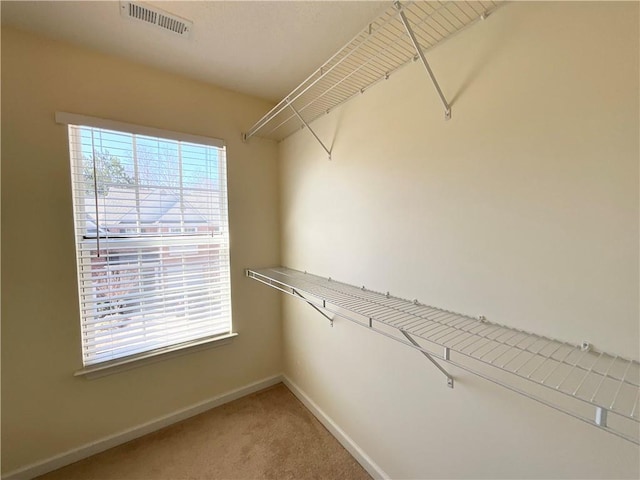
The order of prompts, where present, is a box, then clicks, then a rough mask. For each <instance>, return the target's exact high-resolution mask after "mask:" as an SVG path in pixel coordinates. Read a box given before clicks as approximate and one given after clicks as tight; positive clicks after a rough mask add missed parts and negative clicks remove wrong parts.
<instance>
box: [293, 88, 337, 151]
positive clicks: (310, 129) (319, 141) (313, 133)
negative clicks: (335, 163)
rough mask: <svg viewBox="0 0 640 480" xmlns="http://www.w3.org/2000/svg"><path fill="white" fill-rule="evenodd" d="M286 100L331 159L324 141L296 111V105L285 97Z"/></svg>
mask: <svg viewBox="0 0 640 480" xmlns="http://www.w3.org/2000/svg"><path fill="white" fill-rule="evenodd" d="M285 100H286V102H287V105H289V107H290V108H291V110H293V113H294V114H295V115H296V117H298V120H300V121H301V122H302V124H303V125H304V126H305V127H307V130H309V131H310V132H311V135H313V136H314V138H315V139H316V140H317V141H318V143H319V144H320V146H322V148H324V151H325V152H327V155H329V160H331V150H329V149H328V148H327V147H326V145H325V144H324V143H322V140H320V137H318V135H316V132H314V131H313V129H312V128H311V127H310V126H309V124H308V123H307V122H306V120H305V119H304V118H302V115H300V113H298V110H296V107H294V106H293V104H292V103H291V102H290V101H289V100H288V99H285Z"/></svg>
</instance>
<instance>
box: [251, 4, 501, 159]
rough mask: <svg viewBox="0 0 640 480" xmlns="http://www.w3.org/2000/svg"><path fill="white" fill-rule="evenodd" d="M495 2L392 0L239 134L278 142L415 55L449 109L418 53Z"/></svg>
mask: <svg viewBox="0 0 640 480" xmlns="http://www.w3.org/2000/svg"><path fill="white" fill-rule="evenodd" d="M500 3H501V2H499V1H493V0H474V1H449V2H441V1H416V2H411V3H406V4H405V3H402V4H400V3H399V2H395V3H394V5H393V6H391V7H389V9H387V10H386V11H385V12H384V13H382V14H381V15H380V16H379V17H378V18H376V19H375V20H374V21H372V22H371V23H370V24H369V25H368V26H367V27H366V28H365V29H363V30H362V31H361V32H360V33H359V34H358V35H356V36H355V37H354V38H353V40H351V41H350V42H349V43H347V45H345V46H344V47H343V48H341V49H340V50H339V51H338V52H337V53H336V54H334V55H333V56H332V57H331V58H330V59H329V60H328V61H327V62H325V63H324V64H323V65H322V66H321V67H320V68H318V69H317V70H316V71H315V72H313V73H312V74H311V75H310V76H309V77H308V78H307V79H306V80H305V81H303V82H302V83H301V84H300V85H299V86H297V87H296V88H295V89H294V90H293V91H292V92H291V93H290V94H289V95H287V96H286V97H285V98H284V99H283V100H282V101H281V102H280V103H278V104H277V105H276V106H275V107H274V108H273V109H272V110H270V111H269V112H268V113H267V114H266V115H264V116H263V117H262V118H261V119H260V120H259V121H258V122H257V123H256V124H255V125H254V126H253V127H251V129H249V131H248V132H246V133H245V134H244V138H245V139H249V138H251V137H253V136H259V137H263V138H268V139H272V140H282V139H284V138H286V137H288V136H289V135H291V134H292V133H294V132H296V131H297V130H299V129H300V128H303V127H305V126H307V125H308V124H310V123H311V122H313V121H314V120H316V119H317V118H319V117H320V116H322V115H324V114H326V113H329V112H330V111H331V110H333V109H334V108H336V107H337V106H338V105H341V104H342V103H344V102H346V101H347V100H349V99H350V98H352V97H353V96H355V95H357V94H360V93H363V92H364V91H365V90H367V89H368V88H370V87H371V86H372V85H374V84H376V83H377V82H379V81H380V80H384V79H388V78H389V76H390V75H391V74H392V73H393V72H395V71H396V70H397V69H398V68H400V67H402V66H404V65H406V64H408V63H410V62H412V61H416V60H418V59H420V57H423V58H422V60H423V62H424V63H425V67H427V70H428V72H429V75H430V76H431V78H432V80H433V82H434V84H435V86H436V89H437V90H438V93H439V95H440V97H441V98H442V101H443V103H445V108H446V109H447V110H449V105H448V104H447V103H446V100H445V99H444V96H443V94H442V92H441V91H440V88H439V86H438V85H437V82H436V81H435V78H434V77H433V73H432V72H431V70H430V68H429V67H428V65H427V64H426V59H424V55H423V52H426V51H428V50H430V49H431V48H433V47H435V46H436V45H438V44H440V43H442V42H443V41H444V40H446V39H448V38H450V37H451V36H453V35H454V34H456V33H458V32H459V31H460V30H462V29H464V28H466V27H468V26H469V25H471V24H473V23H474V22H476V21H477V20H479V19H484V18H486V17H487V16H488V15H489V14H490V13H491V12H492V11H493V10H495V8H496V7H497V6H498V5H499V4H500ZM405 22H406V24H405ZM407 24H408V25H410V27H407ZM409 30H411V31H412V32H411V33H409ZM412 36H413V37H414V38H415V40H416V41H417V43H418V44H419V46H420V48H419V49H417V48H416V45H415V44H414V43H413V39H412ZM314 135H315V134H314ZM328 153H329V152H328Z"/></svg>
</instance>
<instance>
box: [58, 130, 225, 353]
mask: <svg viewBox="0 0 640 480" xmlns="http://www.w3.org/2000/svg"><path fill="white" fill-rule="evenodd" d="M64 120H68V118H67V117H64V118H63V121H62V123H67V124H69V127H68V128H69V144H70V152H71V172H72V187H73V207H74V215H75V232H76V252H77V266H78V286H79V296H80V309H81V327H82V351H83V361H84V365H85V366H88V365H95V364H99V363H103V362H108V361H111V360H115V359H121V358H123V357H129V356H136V355H140V354H141V353H143V352H145V353H148V352H155V351H162V350H163V349H166V348H167V347H175V346H176V345H185V346H189V345H190V344H193V343H194V341H202V340H205V339H208V338H215V337H217V336H220V335H224V334H229V333H230V332H231V301H230V297H231V296H230V280H229V232H228V221H227V189H226V159H225V148H224V146H223V144H222V142H220V141H216V140H213V139H205V141H207V143H208V144H204V143H197V142H192V141H183V140H180V137H181V135H180V134H173V133H169V132H161V134H162V133H166V134H167V135H162V136H154V135H147V134H143V133H140V132H136V131H135V130H136V129H134V128H133V127H131V126H126V127H128V128H126V130H133V131H121V130H120V128H118V129H107V128H100V127H101V126H103V125H104V124H108V125H109V126H112V125H116V126H117V124H110V123H109V122H107V121H103V122H90V121H89V122H86V123H89V125H84V124H78V125H74V124H73V123H80V122H71V121H64ZM71 120H74V119H73V118H72V119H71ZM96 123H98V124H100V123H102V125H98V126H96ZM137 130H142V131H143V132H145V133H147V132H149V131H150V129H140V128H137ZM153 133H154V134H155V133H157V132H155V131H154V132H153ZM192 138H193V137H191V138H189V140H191V139H192Z"/></svg>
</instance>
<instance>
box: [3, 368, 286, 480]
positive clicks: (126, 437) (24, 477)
mask: <svg viewBox="0 0 640 480" xmlns="http://www.w3.org/2000/svg"><path fill="white" fill-rule="evenodd" d="M282 381H283V377H282V376H281V375H275V376H273V377H269V378H265V379H263V380H259V381H257V382H254V383H251V384H249V385H246V386H244V387H242V388H238V389H237V390H233V391H231V392H228V393H225V394H223V395H219V396H217V397H214V398H210V399H209V400H205V401H203V402H200V403H197V404H195V405H192V406H190V407H187V408H184V409H182V410H178V411H177V412H174V413H171V414H169V415H165V416H162V417H159V418H156V419H154V420H151V421H150V422H147V423H143V424H141V425H138V426H136V427H133V428H130V429H127V430H125V431H122V432H119V433H116V434H114V435H110V436H108V437H105V438H102V439H100V440H97V441H95V442H91V443H88V444H86V445H83V446H81V447H78V448H74V449H72V450H69V451H67V452H64V453H61V454H60V455H56V456H54V457H51V458H48V459H46V460H43V461H41V462H37V463H33V464H31V465H27V466H26V467H23V468H20V469H18V470H14V471H13V472H9V473H7V474H6V475H3V476H2V480H29V479H32V478H34V477H37V476H39V475H44V474H45V473H48V472H51V471H53V470H57V469H58V468H62V467H64V466H66V465H69V464H71V463H74V462H77V461H79V460H82V459H84V458H87V457H90V456H91V455H95V454H96V453H100V452H103V451H105V450H108V449H109V448H113V447H116V446H118V445H121V444H123V443H125V442H129V441H131V440H134V439H136V438H138V437H141V436H143V435H147V434H148V433H151V432H155V431H156V430H160V429H161V428H164V427H167V426H169V425H171V424H173V423H176V422H179V421H181V420H185V419H187V418H189V417H193V416H194V415H198V414H199V413H202V412H206V411H207V410H210V409H212V408H214V407H218V406H220V405H223V404H225V403H228V402H231V401H233V400H237V399H238V398H241V397H244V396H246V395H249V394H251V393H254V392H257V391H259V390H262V389H264V388H267V387H270V386H272V385H275V384H277V383H280V382H282Z"/></svg>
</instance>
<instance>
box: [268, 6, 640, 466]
mask: <svg viewBox="0 0 640 480" xmlns="http://www.w3.org/2000/svg"><path fill="white" fill-rule="evenodd" d="M638 20H639V18H638V4H637V3H610V2H593V3H587V2H585V3H582V2H580V3H559V2H552V3H514V4H509V5H506V6H504V7H503V8H501V9H500V10H499V11H498V12H496V13H495V15H493V16H491V17H490V18H489V19H488V20H486V21H485V22H483V23H480V24H478V25H475V26H474V27H472V28H471V29H469V30H467V31H465V32H463V33H462V34H460V35H458V36H456V37H455V38H453V39H451V40H450V41H448V42H447V43H445V44H444V45H442V46H441V47H438V48H437V49H436V50H435V51H433V52H431V53H430V54H429V55H428V58H429V60H430V61H431V64H432V67H433V69H434V71H435V73H436V76H437V77H438V79H439V81H440V84H441V86H442V87H443V90H444V92H445V94H446V95H447V97H448V98H450V99H451V100H452V103H453V118H452V119H451V120H450V121H444V119H443V109H442V107H441V105H440V103H439V100H438V97H437V95H436V93H435V90H434V89H433V88H432V85H431V84H430V82H429V79H428V77H427V75H426V73H425V72H424V70H423V68H422V66H421V65H420V64H419V63H415V64H412V65H410V66H408V67H407V68H405V69H402V70H401V71H399V72H398V73H396V74H394V75H393V76H392V77H391V79H390V80H388V81H387V82H384V83H382V84H379V85H378V86H376V87H374V88H372V89H371V90H369V91H368V92H366V93H365V94H364V95H362V96H360V97H358V98H357V99H355V100H353V101H351V102H350V103H348V104H346V105H345V106H344V107H342V108H341V109H339V110H337V111H334V112H332V113H331V114H330V115H328V116H326V117H323V118H322V119H321V120H319V121H317V122H316V123H314V125H313V127H314V128H315V129H316V131H317V133H318V134H319V135H320V137H321V138H323V139H324V140H325V141H326V142H327V143H329V144H331V143H333V160H332V161H328V160H327V159H326V155H325V154H324V152H323V150H322V149H321V147H320V146H319V145H318V144H317V143H315V141H314V139H313V138H312V137H311V135H310V134H309V133H308V132H307V131H305V130H302V131H300V132H298V133H296V134H295V135H293V136H292V137H290V138H289V139H287V140H286V141H284V142H283V143H281V150H280V154H281V192H282V193H281V206H282V242H283V245H282V257H283V264H284V265H286V266H289V267H291V268H297V269H301V270H307V271H309V272H311V273H315V274H319V275H322V276H331V277H333V278H335V279H338V280H342V281H345V282H348V283H352V284H356V285H366V286H367V287H369V288H372V289H374V290H378V291H387V290H389V291H391V293H394V294H396V295H398V296H401V297H404V298H418V299H420V300H421V301H422V302H425V303H428V304H431V305H435V306H438V307H441V308H445V309H449V310H453V311H457V312H461V313H466V314H470V315H474V316H475V315H479V314H482V315H485V316H486V317H487V318H488V319H489V320H490V321H494V322H497V323H503V324H507V325H510V326H513V327H517V328H522V329H525V330H528V331H533V332H536V333H539V334H544V335H549V336H551V337H555V338H559V339H562V340H566V341H569V342H573V343H579V342H580V341H582V340H588V341H590V342H591V343H592V344H593V345H594V346H595V347H596V348H597V349H602V350H605V351H610V352H614V353H618V354H620V355H623V356H626V357H628V358H634V359H638V358H639V342H640V337H639V335H640V332H639V328H640V321H639V313H638V303H639V294H638V290H639V280H638V266H639V254H638V246H639V236H638V226H639V207H638V193H639V188H638V183H639V178H638V173H639V170H638V160H639V156H640V152H639V133H638V132H639V128H640V125H639V106H638V105H639V96H638V91H639V88H638V87H639V86H638V78H639V69H638V57H639V40H638V39H639V31H638V23H639V22H638ZM274 295H276V293H274ZM283 328H284V347H285V373H286V375H287V376H289V377H290V378H291V379H292V380H293V381H294V382H295V383H296V384H298V385H299V386H300V387H301V389H302V390H303V391H305V392H306V393H307V394H308V395H309V396H310V397H311V398H312V399H313V400H314V401H315V402H316V403H317V404H318V406H319V407H320V408H321V409H323V410H324V411H325V412H326V413H327V414H328V415H329V416H330V417H331V418H333V420H335V421H336V422H337V424H338V425H339V426H340V427H341V428H342V429H343V430H345V432H346V433H347V434H348V435H349V436H351V437H352V438H353V439H354V440H355V442H356V443H358V444H359V445H360V447H362V449H363V450H364V451H365V452H366V453H367V454H368V455H369V456H370V457H372V458H373V460H374V461H375V462H376V463H378V465H379V466H380V467H381V468H382V469H383V470H384V471H386V472H387V473H388V474H389V475H391V476H392V477H394V478H444V477H446V478H469V477H473V478H497V477H502V478H508V477H516V478H522V477H546V478H560V477H571V478H587V477H589V478H590V477H600V478H615V477H626V478H637V477H638V475H639V474H640V471H639V463H640V453H639V449H638V447H637V446H635V445H633V444H631V443H629V442H626V441H623V440H621V439H619V438H617V437H614V436H612V435H610V434H608V433H606V432H603V431H601V430H598V429H597V428H594V427H591V426H589V425H586V424H584V423H582V422H579V421H577V420H575V419H572V418H571V417H568V416H566V415H563V414H561V413H558V412H556V411H554V410H551V409H548V408H547V407H544V406H541V405H538V404H536V403H534V402H532V401H531V400H528V399H526V398H524V397H521V396H518V395H516V394H512V393H510V392H508V391H505V390H503V389H501V388H500V387H497V386H493V385H492V384H489V383H487V382H485V381H483V380H481V379H479V378H474V377H472V376H470V375H468V374H466V373H464V372H461V371H456V369H455V368H452V371H453V373H454V375H455V376H456V379H457V384H456V388H455V389H454V390H450V389H448V388H446V386H445V383H444V380H443V378H442V376H441V374H440V373H439V372H438V371H436V370H435V369H434V368H433V367H432V365H431V364H430V363H429V362H427V361H425V360H424V359H423V358H422V357H421V356H420V355H419V354H418V353H417V352H415V351H413V350H411V349H408V348H406V347H404V346H402V345H400V344H397V343H395V342H393V341H391V340H388V339H386V338H384V337H381V336H376V335H375V334H372V333H370V332H368V331H366V329H363V328H360V327H358V326H356V325H353V324H350V323H348V322H346V321H340V320H336V322H335V326H334V328H330V327H328V325H327V322H326V321H325V320H324V319H323V318H322V317H320V316H319V315H318V314H317V313H315V312H314V311H313V310H312V309H310V308H309V307H307V306H306V305H304V304H303V303H302V302H297V301H296V300H293V299H289V298H287V299H286V300H285V301H284V327H283Z"/></svg>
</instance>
